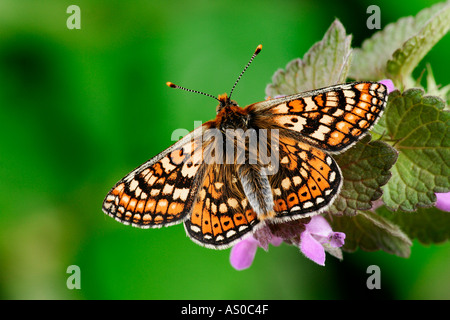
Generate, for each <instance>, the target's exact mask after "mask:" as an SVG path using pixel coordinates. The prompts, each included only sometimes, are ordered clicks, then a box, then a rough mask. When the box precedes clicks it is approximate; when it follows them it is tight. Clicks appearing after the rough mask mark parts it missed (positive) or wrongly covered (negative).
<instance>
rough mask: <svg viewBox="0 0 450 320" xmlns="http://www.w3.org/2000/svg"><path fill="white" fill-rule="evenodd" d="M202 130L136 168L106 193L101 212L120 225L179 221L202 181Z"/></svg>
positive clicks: (138, 225)
mask: <svg viewBox="0 0 450 320" xmlns="http://www.w3.org/2000/svg"><path fill="white" fill-rule="evenodd" d="M204 128H205V126H203V127H200V128H197V129H196V130H194V131H193V132H191V133H190V134H189V135H187V136H186V137H184V138H183V139H181V140H180V141H178V142H177V143H175V144H174V145H172V146H171V147H169V148H168V149H166V150H165V151H163V152H162V153H160V154H159V155H157V156H156V157H154V158H152V159H150V160H149V161H147V162H146V163H144V164H143V165H141V166H139V167H138V168H136V169H135V170H133V171H132V172H131V173H129V174H128V175H127V176H125V177H124V178H123V179H122V180H120V181H119V182H118V183H117V184H116V185H115V186H114V187H113V188H112V189H111V190H110V192H109V193H108V195H107V196H106V198H105V200H104V202H103V211H104V212H105V213H106V214H108V215H109V216H111V217H113V218H115V219H116V220H118V221H119V222H122V223H124V224H132V225H133V226H137V227H142V228H150V227H160V226H163V225H172V224H176V223H179V222H181V221H183V219H184V218H185V217H186V215H187V214H188V213H189V212H190V209H191V207H192V204H193V202H194V199H195V196H196V193H197V189H198V188H199V185H200V183H201V181H202V177H203V176H202V175H203V172H204V169H203V167H204V165H203V163H202V142H201V139H199V136H200V137H201V132H202V131H203V130H204Z"/></svg>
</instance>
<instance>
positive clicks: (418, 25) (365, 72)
mask: <svg viewBox="0 0 450 320" xmlns="http://www.w3.org/2000/svg"><path fill="white" fill-rule="evenodd" d="M448 6H449V2H444V3H438V4H436V5H434V6H432V7H430V8H427V9H424V10H422V11H420V12H419V13H418V14H417V15H416V16H415V17H405V18H401V19H399V20H398V21H396V22H394V23H390V24H388V25H387V26H386V27H385V28H384V29H383V30H380V31H378V32H376V33H375V34H374V35H373V36H372V37H371V38H369V39H367V40H365V41H364V42H363V44H362V46H361V48H360V49H358V48H357V49H354V55H353V61H352V65H351V66H350V71H349V76H350V77H351V78H353V79H356V80H380V79H385V78H387V74H386V65H387V62H388V61H389V60H390V59H392V55H393V54H394V52H396V51H397V50H398V49H401V48H402V47H403V45H404V43H405V42H406V41H407V40H408V39H410V38H412V37H415V36H416V35H418V34H419V33H420V32H421V30H422V29H423V28H424V27H425V26H426V25H427V24H428V22H429V21H430V19H431V18H432V17H433V16H434V15H435V14H436V13H438V12H439V11H441V10H445V9H446V8H448ZM396 85H397V83H396Z"/></svg>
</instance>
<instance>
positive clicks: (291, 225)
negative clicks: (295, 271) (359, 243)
mask: <svg viewBox="0 0 450 320" xmlns="http://www.w3.org/2000/svg"><path fill="white" fill-rule="evenodd" d="M303 221H308V222H307V223H304V222H303ZM344 239H345V234H344V233H342V232H333V230H332V229H331V226H330V225H329V224H328V222H327V220H326V219H325V218H324V217H322V216H314V217H312V218H311V219H300V220H294V221H289V222H284V223H277V224H271V223H269V222H267V223H266V225H265V226H264V227H262V228H261V229H258V230H257V231H255V232H254V233H253V235H252V236H250V237H248V238H246V239H244V240H242V241H240V242H238V243H237V244H236V245H235V246H234V247H233V248H232V249H231V253H230V263H231V265H232V266H233V268H235V269H236V270H243V269H247V268H249V267H250V266H251V265H252V263H253V260H254V259H255V255H256V251H257V249H258V247H261V248H263V249H264V250H266V251H267V250H268V249H269V244H272V245H274V246H279V245H280V244H281V243H282V242H286V243H288V244H292V245H295V246H297V247H299V248H300V250H301V252H303V254H304V255H305V256H306V257H307V258H309V259H311V260H312V261H314V262H316V263H318V264H320V265H325V251H327V252H328V253H330V254H332V255H333V256H335V257H337V258H340V259H341V258H342V252H341V251H340V249H339V247H341V246H343V245H344Z"/></svg>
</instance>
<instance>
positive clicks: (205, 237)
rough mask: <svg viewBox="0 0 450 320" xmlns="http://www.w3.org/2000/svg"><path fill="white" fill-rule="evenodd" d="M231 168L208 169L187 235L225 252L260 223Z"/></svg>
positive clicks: (214, 167)
mask: <svg viewBox="0 0 450 320" xmlns="http://www.w3.org/2000/svg"><path fill="white" fill-rule="evenodd" d="M233 172H234V170H233V166H232V165H227V166H226V165H220V164H219V165H216V164H215V165H209V167H208V168H207V170H206V174H205V178H204V180H203V184H202V186H201V187H200V188H199V190H198V197H197V199H196V202H195V204H194V207H193V209H192V213H191V216H190V219H188V220H186V221H185V222H184V224H185V229H186V232H187V234H188V235H189V236H190V237H191V239H192V240H193V241H194V242H196V243H198V244H200V245H203V246H206V247H210V248H216V249H223V248H227V247H229V246H231V245H233V244H234V243H235V242H236V241H237V240H239V239H241V238H242V237H243V236H245V235H246V234H249V233H250V232H251V231H252V230H253V229H254V228H255V226H256V225H257V224H258V223H259V220H258V218H257V216H256V213H255V212H254V210H252V208H251V206H250V204H249V203H248V200H247V199H246V197H245V195H244V192H243V190H242V186H241V185H240V182H239V181H238V179H237V178H236V176H234V174H233Z"/></svg>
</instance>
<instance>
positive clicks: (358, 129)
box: [248, 82, 387, 153]
mask: <svg viewBox="0 0 450 320" xmlns="http://www.w3.org/2000/svg"><path fill="white" fill-rule="evenodd" d="M386 101H387V88H386V86H384V85H383V84H381V83H377V82H354V83H349V84H341V85H336V86H331V87H327V88H323V89H319V90H313V91H308V92H303V93H300V94H295V95H291V96H286V97H282V98H278V99H274V100H268V101H263V102H259V103H256V104H253V105H250V106H249V107H248V108H249V109H250V112H254V113H255V114H256V115H260V116H261V115H263V119H264V121H266V122H269V123H271V125H272V126H274V127H278V128H281V129H285V130H287V131H290V132H291V134H292V136H294V137H295V136H296V134H297V136H296V137H297V138H298V139H301V140H303V141H305V142H308V143H309V144H311V145H313V146H316V147H318V148H321V149H323V150H327V151H330V152H335V153H339V152H341V151H343V150H345V149H346V148H348V147H350V146H351V145H352V144H353V143H354V142H355V141H357V140H359V139H360V138H361V137H362V136H363V135H364V134H365V133H366V132H368V131H369V130H370V129H371V128H372V126H373V125H374V124H375V122H376V121H377V120H378V119H379V117H380V115H381V114H382V112H383V110H384V107H385V105H386Z"/></svg>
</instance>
